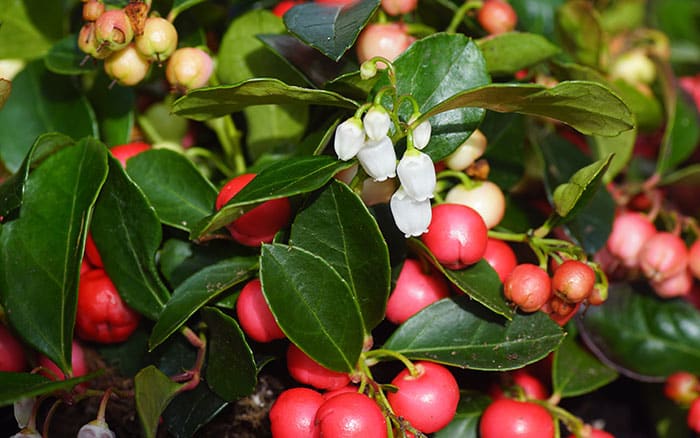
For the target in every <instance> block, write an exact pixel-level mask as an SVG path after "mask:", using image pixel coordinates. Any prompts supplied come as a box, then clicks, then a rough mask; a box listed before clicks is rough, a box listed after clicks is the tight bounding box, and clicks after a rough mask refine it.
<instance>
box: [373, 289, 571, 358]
mask: <svg viewBox="0 0 700 438" xmlns="http://www.w3.org/2000/svg"><path fill="white" fill-rule="evenodd" d="M563 338H564V333H563V332H562V331H561V329H560V328H559V326H558V325H557V324H556V323H554V322H552V320H551V319H550V318H549V316H547V315H545V314H544V313H543V312H535V313H532V314H529V315H522V314H519V313H518V314H515V316H514V317H513V320H512V321H505V320H504V319H503V318H501V317H499V316H497V315H494V314H493V313H491V312H490V311H489V310H487V309H486V308H484V307H483V306H481V305H480V304H477V303H474V302H473V301H471V300H470V299H469V297H467V296H458V297H455V298H445V299H442V300H440V301H438V302H436V303H433V304H431V305H430V306H428V307H426V308H425V309H423V310H421V311H420V312H418V313H417V314H415V315H414V316H413V317H411V318H410V319H408V320H407V321H406V322H404V323H403V324H402V325H401V326H399V328H398V329H396V331H395V332H394V333H393V334H392V335H391V337H390V338H389V340H387V342H386V344H385V345H384V348H386V349H389V350H393V351H396V352H399V353H401V354H403V355H405V356H407V357H408V358H410V359H426V360H431V361H435V362H440V363H444V364H447V365H454V366H458V367H463V368H470V369H476V370H486V371H502V370H511V369H516V368H521V367H523V366H525V365H527V364H529V363H532V362H536V361H538V360H540V359H542V358H543V357H545V356H546V355H547V354H548V353H549V352H551V351H553V350H554V349H556V348H557V347H558V346H559V344H560V343H561V341H562V339H563Z"/></svg>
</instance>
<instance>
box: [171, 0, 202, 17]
mask: <svg viewBox="0 0 700 438" xmlns="http://www.w3.org/2000/svg"><path fill="white" fill-rule="evenodd" d="M202 2H204V0H175V1H174V2H173V6H172V9H170V12H169V13H168V19H169V20H170V22H173V21H175V17H177V16H178V15H180V14H181V13H182V12H184V11H186V10H188V9H189V8H191V7H194V6H197V5H198V4H200V3H202Z"/></svg>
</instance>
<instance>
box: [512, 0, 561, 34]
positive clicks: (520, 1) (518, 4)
mask: <svg viewBox="0 0 700 438" xmlns="http://www.w3.org/2000/svg"><path fill="white" fill-rule="evenodd" d="M565 2H566V0H511V1H510V4H511V5H512V6H513V9H515V12H516V13H517V15H518V29H523V30H526V31H528V32H532V33H538V34H543V35H544V36H545V37H547V38H549V39H550V40H552V39H554V24H555V20H554V17H555V13H556V11H557V9H558V8H559V6H560V5H561V4H563V3H565Z"/></svg>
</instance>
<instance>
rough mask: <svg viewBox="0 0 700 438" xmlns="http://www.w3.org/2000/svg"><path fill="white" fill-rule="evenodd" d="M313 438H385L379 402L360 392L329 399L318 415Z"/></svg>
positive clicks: (382, 415) (383, 419)
mask: <svg viewBox="0 0 700 438" xmlns="http://www.w3.org/2000/svg"><path fill="white" fill-rule="evenodd" d="M314 423H315V425H316V431H315V433H314V437H316V438H321V437H343V438H355V437H356V438H385V437H386V436H387V431H386V419H385V418H384V414H383V413H382V410H381V409H380V408H379V406H378V405H377V403H375V402H374V400H372V399H371V398H369V397H367V396H366V395H364V394H360V393H358V392H354V393H352V392H348V393H345V394H339V395H337V396H335V397H332V398H330V399H328V400H326V401H325V402H324V403H323V404H322V405H321V407H319V408H318V412H316V419H315V421H314Z"/></svg>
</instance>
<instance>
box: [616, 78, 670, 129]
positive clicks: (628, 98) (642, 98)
mask: <svg viewBox="0 0 700 438" xmlns="http://www.w3.org/2000/svg"><path fill="white" fill-rule="evenodd" d="M612 87H613V90H614V91H615V92H616V93H617V94H618V95H619V96H620V97H621V98H622V100H624V101H625V104H627V106H628V107H629V109H630V110H631V111H632V113H633V114H634V117H635V122H636V126H637V129H638V130H640V131H643V132H653V131H655V130H657V129H659V128H660V127H661V125H662V123H663V122H664V112H663V108H662V106H661V103H660V102H659V99H658V98H657V97H656V96H655V95H653V94H652V95H648V94H645V93H644V92H642V91H640V90H639V89H638V88H636V87H635V86H634V85H632V84H630V83H629V82H627V81H625V80H624V79H617V80H615V81H614V82H613V83H612Z"/></svg>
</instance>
